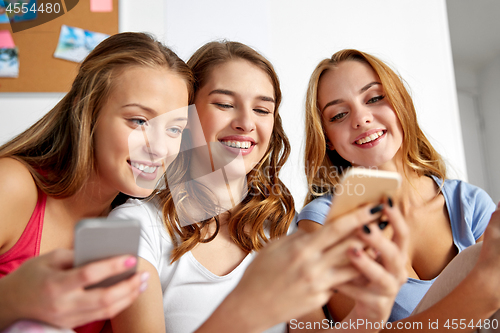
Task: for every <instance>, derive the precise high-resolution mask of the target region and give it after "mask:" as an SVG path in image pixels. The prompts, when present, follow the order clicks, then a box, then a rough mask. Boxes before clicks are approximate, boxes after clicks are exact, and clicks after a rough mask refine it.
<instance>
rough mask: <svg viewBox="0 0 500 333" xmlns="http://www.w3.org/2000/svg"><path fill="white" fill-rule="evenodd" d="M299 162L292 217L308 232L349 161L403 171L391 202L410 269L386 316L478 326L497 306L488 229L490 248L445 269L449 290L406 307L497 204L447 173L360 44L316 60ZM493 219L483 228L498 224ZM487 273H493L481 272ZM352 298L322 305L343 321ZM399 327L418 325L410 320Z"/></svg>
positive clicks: (387, 75)
mask: <svg viewBox="0 0 500 333" xmlns="http://www.w3.org/2000/svg"><path fill="white" fill-rule="evenodd" d="M305 160H306V176H307V180H308V185H309V193H308V196H307V199H306V202H305V203H306V206H305V207H304V209H303V210H302V211H301V214H300V216H299V222H298V224H299V228H300V229H304V230H307V231H313V230H317V229H319V228H321V224H323V223H324V220H325V217H326V214H327V212H328V210H329V205H330V200H331V199H332V194H333V189H334V188H335V185H336V184H338V182H339V178H340V177H341V176H342V174H343V172H344V171H345V170H346V169H347V168H349V167H351V166H357V167H366V168H377V169H380V170H390V171H397V172H399V173H400V174H401V175H402V176H403V185H402V187H401V189H400V190H398V194H397V197H395V199H396V200H395V201H397V203H398V208H399V210H400V211H401V213H402V214H403V216H404V218H405V220H406V223H407V225H408V227H409V229H410V246H409V249H408V258H409V261H408V264H407V270H408V274H409V275H408V276H409V277H408V281H407V283H406V284H405V285H404V286H403V288H402V289H401V291H400V292H399V294H398V296H397V297H396V302H395V305H394V307H393V309H392V313H391V317H390V319H389V320H390V321H398V320H401V321H402V322H403V324H404V323H418V322H419V323H422V324H423V325H424V329H425V328H426V327H427V326H426V325H428V323H429V321H432V322H435V321H437V320H439V323H440V325H444V324H445V323H446V321H447V320H448V319H449V320H451V319H459V320H462V321H465V322H467V324H469V323H471V322H473V323H474V325H476V324H477V322H478V321H480V320H481V319H483V320H484V319H486V318H488V317H489V316H490V315H491V314H492V313H493V312H494V311H495V310H497V309H498V304H499V302H498V301H499V300H500V298H499V295H497V294H498V293H497V292H496V290H495V288H496V289H498V288H497V287H496V285H495V284H494V283H493V282H492V281H491V280H492V279H494V278H492V277H493V276H498V274H499V273H500V272H498V269H495V265H494V262H495V261H498V255H499V253H498V252H497V250H495V247H494V246H493V243H491V242H493V239H494V237H490V240H489V242H486V240H485V244H484V246H483V250H484V247H486V248H487V249H488V250H484V251H482V252H481V253H480V250H481V248H480V247H476V250H474V251H475V252H474V253H475V255H474V256H473V259H472V262H473V264H472V265H469V266H470V268H469V269H465V268H463V269H462V268H461V267H458V268H457V265H456V264H453V265H451V266H452V267H453V269H454V270H455V271H454V273H453V274H452V275H455V277H457V276H460V277H461V278H459V279H458V280H457V281H456V282H453V283H451V282H448V283H446V282H444V284H448V285H452V287H451V288H450V289H449V290H448V291H449V293H448V294H443V295H441V298H442V299H434V301H433V302H432V303H429V304H427V305H426V306H425V307H421V308H420V309H419V310H418V311H419V313H414V314H413V315H411V314H412V312H413V311H414V309H415V307H416V306H417V304H418V303H419V302H420V300H421V299H422V297H423V296H424V295H425V294H426V292H427V291H428V289H429V288H430V287H431V285H432V284H433V282H434V281H435V280H436V278H437V277H438V276H439V275H440V274H441V273H442V272H443V270H444V269H445V267H446V266H447V265H448V264H449V263H450V261H452V259H453V258H455V257H457V259H458V258H460V257H461V255H458V254H459V253H460V252H461V251H462V250H464V249H466V248H467V247H469V246H474V244H476V242H480V241H482V240H483V233H484V231H485V229H486V226H487V225H488V222H489V220H490V217H491V215H492V213H493V211H494V210H495V205H494V203H493V202H492V200H491V198H490V197H489V196H488V195H487V194H486V193H485V192H484V191H483V190H481V189H479V188H477V187H474V186H472V185H469V184H467V183H465V182H462V181H458V180H449V179H446V168H445V164H444V162H443V160H442V158H441V156H440V155H439V154H438V153H437V152H436V150H435V149H434V148H433V147H432V145H431V144H430V142H429V141H428V140H427V138H426V137H425V135H424V134H423V132H422V131H421V129H420V127H419V126H418V123H417V116H416V112H415V108H414V106H413V102H412V99H411V97H410V95H409V93H408V91H407V89H406V88H405V85H404V83H403V81H402V79H401V78H400V77H399V76H398V75H397V74H396V73H395V72H394V71H393V70H392V69H391V68H390V67H389V66H387V65H386V64H385V63H384V62H383V61H381V60H380V59H378V58H376V57H374V56H372V55H369V54H366V53H363V52H361V51H357V50H342V51H339V52H337V53H335V54H334V55H333V56H332V57H331V58H330V59H325V60H323V61H321V62H320V63H319V64H318V66H317V67H316V69H315V70H314V72H313V74H312V75H311V79H310V81H309V87H308V91H307V98H306V151H305ZM497 224H498V223H495V224H493V225H492V227H491V229H492V230H491V231H490V233H495V232H497V231H495V230H496V229H498V225H497ZM468 253H470V252H468ZM479 253H480V254H479ZM457 255H458V256H457ZM477 256H479V259H478V260H477V264H476V265H475V266H474V264H475V263H476V259H475V258H476V257H477ZM469 270H470V273H469ZM445 271H446V270H445ZM486 272H490V274H491V273H494V275H489V277H486V275H485V274H486ZM446 275H448V276H449V274H446ZM461 279H463V281H462V282H460V281H461ZM495 280H496V279H495ZM440 285H442V284H441V283H440ZM433 303H435V304H433ZM354 304H355V302H354V301H353V300H352V299H350V298H349V297H347V296H346V295H345V294H343V293H339V294H336V295H334V297H333V298H332V299H331V300H330V302H329V309H330V311H331V312H332V314H333V317H334V318H335V319H336V320H341V319H342V318H344V317H345V316H346V314H347V313H348V312H349V311H350V309H351V308H352V307H353V306H354ZM410 315H411V316H410ZM449 324H450V325H451V321H450V322H449ZM474 325H472V326H474ZM393 327H396V325H394V326H393ZM398 327H399V326H398ZM401 327H403V326H401ZM404 327H413V331H418V328H416V327H415V325H413V326H412V325H409V326H404ZM440 328H442V326H440ZM462 328H463V327H462ZM420 329H421V328H420ZM466 329H469V330H470V331H472V329H473V328H471V327H467V328H466ZM408 331H410V332H411V331H412V329H409V330H408Z"/></svg>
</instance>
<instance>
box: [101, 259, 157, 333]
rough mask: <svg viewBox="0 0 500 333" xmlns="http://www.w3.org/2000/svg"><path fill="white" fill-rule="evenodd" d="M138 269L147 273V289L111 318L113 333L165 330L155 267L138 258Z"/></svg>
mask: <svg viewBox="0 0 500 333" xmlns="http://www.w3.org/2000/svg"><path fill="white" fill-rule="evenodd" d="M137 267H138V269H140V270H141V271H146V272H148V273H149V276H150V278H149V281H148V288H147V290H146V291H145V292H144V293H142V294H141V296H139V298H138V299H137V300H136V301H135V302H134V303H133V304H132V305H131V306H130V307H128V308H127V309H125V310H124V311H123V312H121V313H120V314H118V315H117V316H116V317H114V318H112V319H111V325H112V327H113V332H114V333H120V332H152V333H154V332H161V333H164V332H165V316H164V313H163V296H162V290H161V283H160V277H159V276H158V271H157V270H156V268H155V267H154V266H153V265H152V264H151V263H150V262H148V261H147V260H145V259H142V258H139V263H138V266H137Z"/></svg>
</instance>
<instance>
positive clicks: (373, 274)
mask: <svg viewBox="0 0 500 333" xmlns="http://www.w3.org/2000/svg"><path fill="white" fill-rule="evenodd" d="M348 256H349V259H350V260H351V264H352V265H353V266H354V267H355V268H356V269H357V270H358V271H359V272H360V273H361V274H362V275H363V276H364V277H365V278H366V279H367V280H368V281H369V284H373V285H374V287H376V288H378V289H380V290H386V291H388V292H392V291H394V290H395V289H397V288H399V285H398V284H397V283H396V281H395V279H394V277H393V276H392V275H391V274H390V273H389V272H387V271H386V270H385V269H384V267H382V266H381V265H380V264H379V263H377V262H376V261H374V260H372V259H371V258H369V257H368V256H367V255H366V253H365V252H364V251H363V250H361V249H353V250H352V251H349V254H348Z"/></svg>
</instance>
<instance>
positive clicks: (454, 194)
mask: <svg viewBox="0 0 500 333" xmlns="http://www.w3.org/2000/svg"><path fill="white" fill-rule="evenodd" d="M443 192H447V194H448V195H449V197H450V198H451V199H454V200H456V201H457V202H456V204H458V203H460V204H464V205H467V206H468V207H470V208H474V207H476V206H492V207H493V209H494V207H495V204H494V202H493V200H492V199H491V197H490V196H489V195H488V193H486V191H485V190H483V189H482V188H480V187H477V186H475V185H472V184H469V183H467V182H464V181H462V180H458V179H446V180H445V181H444V184H443Z"/></svg>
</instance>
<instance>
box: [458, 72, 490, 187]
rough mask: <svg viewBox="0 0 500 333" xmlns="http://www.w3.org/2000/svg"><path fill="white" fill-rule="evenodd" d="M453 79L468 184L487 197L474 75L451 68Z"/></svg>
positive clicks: (482, 127)
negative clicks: (479, 189)
mask: <svg viewBox="0 0 500 333" xmlns="http://www.w3.org/2000/svg"><path fill="white" fill-rule="evenodd" d="M455 77H456V82H457V94H458V105H459V109H460V119H461V124H462V135H463V138H464V140H463V143H464V151H465V157H466V162H467V170H468V176H469V177H468V178H469V182H470V183H471V184H474V185H476V186H479V187H481V188H482V189H484V190H486V191H487V192H489V193H490V194H491V191H490V186H491V183H490V182H489V179H488V178H489V177H488V171H487V164H486V161H485V149H486V147H485V142H486V141H485V138H484V130H485V119H484V115H483V112H482V111H481V107H480V104H481V103H480V95H479V92H478V91H479V88H478V75H477V74H476V71H475V70H474V69H471V68H467V67H465V66H463V65H462V66H460V65H455Z"/></svg>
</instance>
